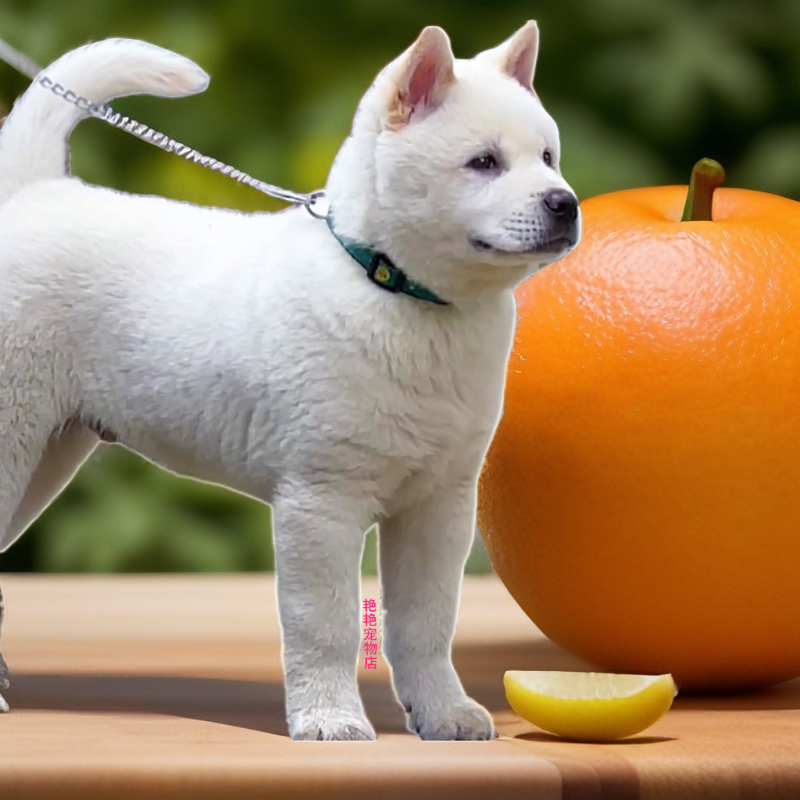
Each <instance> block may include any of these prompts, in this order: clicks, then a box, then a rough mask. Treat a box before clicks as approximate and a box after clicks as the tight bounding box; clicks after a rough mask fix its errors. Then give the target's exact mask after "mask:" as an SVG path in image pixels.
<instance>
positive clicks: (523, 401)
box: [478, 186, 800, 689]
mask: <svg viewBox="0 0 800 800" xmlns="http://www.w3.org/2000/svg"><path fill="white" fill-rule="evenodd" d="M712 191H713V189H712ZM686 196H687V187H685V186H666V187H655V188H645V189H634V190H629V191H622V192H615V193H613V194H608V195H603V196H599V197H595V198H592V199H589V200H587V201H585V202H584V203H583V204H582V213H583V237H582V241H581V243H580V245H579V246H578V247H577V248H576V249H575V250H574V251H573V252H572V253H571V254H569V255H568V256H567V257H566V258H564V259H563V260H561V261H560V262H558V263H557V264H554V265H552V266H550V267H548V268H547V269H545V270H544V271H543V272H541V273H540V274H538V275H536V276H534V277H533V278H531V279H530V280H528V281H526V282H525V283H524V284H522V285H520V286H519V287H518V289H517V292H516V296H517V303H518V313H519V316H520V319H519V323H518V328H517V333H516V340H515V345H514V350H513V353H512V355H511V358H510V360H509V364H508V374H507V383H506V393H505V401H504V414H503V417H502V420H501V422H500V425H499V428H498V430H497V433H496V435H495V437H494V440H493V442H492V445H491V447H490V449H489V452H488V454H487V459H486V462H485V464H484V469H483V472H482V474H481V480H480V501H479V510H478V519H479V525H480V529H481V533H482V535H483V538H484V541H485V543H486V547H487V549H488V552H489V555H490V558H491V560H492V563H493V565H494V567H495V570H496V572H497V573H498V574H499V576H500V578H501V579H502V580H503V581H504V583H505V585H506V586H507V588H508V590H509V591H510V592H511V594H512V595H513V596H514V598H515V599H516V601H517V602H518V603H519V604H520V606H521V607H522V608H523V609H524V610H525V611H526V613H527V614H528V615H529V616H530V618H531V619H532V620H533V621H534V622H535V623H536V625H538V626H539V628H540V629H541V630H542V631H543V633H544V634H545V635H547V636H548V637H550V638H551V639H553V640H554V641H555V642H557V643H558V644H560V645H562V646H564V647H565V648H567V649H569V650H571V651H572V652H574V653H575V654H577V655H579V656H582V657H583V658H585V659H588V660H589V661H590V662H592V663H593V664H595V665H597V666H599V667H601V668H603V669H606V670H609V671H615V672H630V673H650V674H661V673H672V674H673V675H674V677H675V680H676V682H677V684H678V686H680V687H681V689H684V688H689V689H731V688H742V687H748V686H754V685H759V684H767V683H772V682H777V681H780V680H783V679H786V678H791V677H793V676H795V675H800V203H796V202H794V201H792V200H788V199H786V198H783V197H778V196H775V195H770V194H764V193H760V192H754V191H747V190H744V189H732V188H721V189H717V190H716V192H714V193H713V221H686V222H684V221H680V217H681V210H682V207H683V205H684V201H685V200H686ZM520 666H521V667H524V665H520Z"/></svg>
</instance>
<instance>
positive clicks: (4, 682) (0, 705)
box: [0, 589, 10, 714]
mask: <svg viewBox="0 0 800 800" xmlns="http://www.w3.org/2000/svg"><path fill="white" fill-rule="evenodd" d="M2 631H3V592H2V589H0V633H2ZM9 684H10V681H9V680H8V667H7V666H6V662H5V660H4V659H3V654H2V653H0V714H2V713H3V712H4V711H8V703H6V701H5V699H4V698H3V695H2V692H4V691H5V690H6V689H8V687H9Z"/></svg>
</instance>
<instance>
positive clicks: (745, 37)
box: [0, 0, 800, 572]
mask: <svg viewBox="0 0 800 800" xmlns="http://www.w3.org/2000/svg"><path fill="white" fill-rule="evenodd" d="M530 18H534V19H537V20H538V21H539V26H540V29H541V33H542V43H541V50H540V58H539V64H538V68H537V76H536V81H535V84H536V89H537V92H538V94H539V95H540V97H541V98H542V100H543V102H544V103H545V105H546V107H547V108H548V110H549V111H550V112H551V113H552V114H553V116H554V117H555V119H556V121H557V122H558V123H559V126H560V129H561V134H562V148H563V160H562V167H563V171H564V174H565V175H566V177H567V178H568V180H569V181H570V182H571V183H572V185H573V186H574V188H575V189H576V191H577V192H578V194H579V196H581V197H584V198H585V197H588V196H590V195H593V194H598V193H602V192H608V191H613V190H616V189H622V188H627V187H633V186H641V185H647V184H659V183H686V181H687V179H688V173H689V170H690V168H691V165H692V164H693V163H694V161H695V160H696V159H697V158H699V157H700V156H711V157H713V158H717V159H718V160H720V161H721V162H722V163H723V164H724V165H725V166H726V168H727V172H728V176H729V177H728V183H729V184H730V185H739V186H746V187H749V188H753V189H760V190H764V191H771V192H777V193H780V194H785V195H788V196H790V197H795V198H800V46H798V45H799V44H800V2H798V1H797V0H759V1H758V2H756V0H558V2H554V1H553V0H549V2H545V1H544V0H539V1H538V2H534V1H532V0H531V1H528V2H524V1H523V0H459V1H458V2H457V1H456V0H425V2H420V1H419V0H380V2H379V1H378V0H303V1H302V2H300V1H299V0H227V2H219V1H217V0H136V2H131V0H70V2H56V1H55V0H0V36H2V37H4V38H6V39H7V40H8V41H10V42H11V43H12V44H14V45H15V46H17V47H18V48H20V49H22V50H23V51H24V52H26V53H28V54H29V55H30V56H31V57H33V58H35V59H37V60H38V61H40V62H41V63H47V62H48V61H50V60H53V59H54V58H56V57H58V56H59V55H60V54H62V53H63V52H64V51H66V50H69V49H71V48H73V47H76V46H78V45H80V44H82V43H84V42H86V41H88V40H92V39H99V38H103V37H106V36H128V37H135V38H142V39H146V40H149V41H151V42H154V43H156V44H160V45H162V46H164V47H167V48H170V49H173V50H177V51H178V52H181V53H183V54H185V55H187V56H189V57H190V58H192V59H194V60H195V61H197V62H198V63H200V64H201V65H202V66H203V67H204V68H205V69H206V70H207V71H208V72H209V73H210V74H211V76H212V82H211V86H210V88H209V89H208V90H207V91H206V92H205V93H204V94H202V95H199V96H197V97H192V98H187V99H182V100H177V101H176V100H163V99H153V98H138V97H137V98H125V99H123V100H120V101H117V102H115V104H114V106H115V108H117V109H118V110H120V111H123V112H124V113H127V114H129V115H131V116H133V117H135V118H137V119H141V120H145V121H147V122H148V123H149V124H150V125H152V126H154V127H156V128H159V129H161V130H165V131H167V132H168V133H169V134H170V135H171V136H173V137H175V138H177V139H179V140H181V141H185V142H187V143H190V144H192V145H193V146H194V147H196V148H198V149H199V150H201V151H202V152H205V153H208V154H211V155H214V156H216V157H218V158H220V159H222V160H223V161H227V162H228V163H232V164H234V165H236V166H238V167H240V168H242V169H244V170H246V171H248V172H250V173H251V174H253V175H256V176H258V177H262V178H264V179H265V180H268V181H270V182H274V183H278V184H280V185H283V186H287V187H290V188H293V189H297V190H302V191H307V190H311V189H315V188H319V187H321V186H323V185H324V182H325V177H326V174H327V171H328V168H329V166H330V164H331V162H332V160H333V157H334V155H335V153H336V151H337V149H338V147H339V144H340V142H341V141H342V140H343V139H344V137H345V136H346V135H347V132H348V128H349V124H350V121H351V118H352V115H353V111H354V110H355V107H356V104H357V102H358V99H359V97H360V96H361V94H362V93H363V92H364V90H365V89H366V88H367V86H368V85H369V84H370V82H371V80H372V78H373V77H374V75H375V74H376V73H377V72H378V70H379V69H380V68H381V67H382V66H383V65H384V64H385V63H387V62H388V61H389V60H391V59H393V58H394V57H395V56H396V55H397V54H398V53H400V52H401V51H402V50H403V49H405V48H406V47H407V46H408V45H409V44H410V43H411V42H412V41H413V40H414V38H415V37H416V35H417V34H418V33H419V31H420V29H421V28H422V27H424V26H425V25H429V24H437V25H441V26H442V27H444V28H445V29H446V30H447V31H448V33H449V34H450V36H451V39H452V41H453V46H454V49H455V52H456V55H457V56H460V57H469V56H471V55H473V54H475V53H476V52H478V51H480V50H483V49H486V48H489V47H493V46H495V45H496V44H498V43H499V42H501V41H502V40H504V39H505V38H507V37H508V36H509V35H510V34H511V33H512V32H513V31H515V30H516V29H517V28H518V27H520V26H521V25H522V24H523V23H524V22H525V21H526V20H527V19H530ZM26 85H27V82H26V81H25V79H23V78H21V77H19V76H17V75H15V74H14V73H13V72H12V71H11V70H10V69H7V68H5V67H3V66H2V65H0V114H2V113H5V112H6V111H7V109H8V107H9V106H10V104H11V103H12V102H13V100H14V98H15V97H16V96H17V95H19V94H20V93H21V92H22V91H23V90H24V88H25V86H26ZM73 169H74V172H75V173H76V174H77V175H79V176H81V177H82V178H83V179H85V180H87V181H89V182H93V183H98V184H103V185H106V186H112V187H115V188H118V189H121V190H125V191H130V192H141V193H146V194H158V195H162V196H165V197H171V198H175V199H179V200H190V201H193V202H196V203H202V204H209V205H218V206H226V207H231V208H238V209H243V210H257V209H258V210H264V209H276V208H278V207H279V204H278V203H277V202H272V201H270V200H269V199H267V198H265V197H263V196H261V195H260V194H258V193H256V192H254V191H253V190H251V189H247V188H245V187H242V186H239V185H237V184H235V183H233V182H232V181H229V180H227V179H225V178H222V177H220V176H219V175H216V174H214V173H211V172H208V171H205V170H202V169H200V168H199V167H197V166H194V165H192V164H189V163H188V162H186V161H182V160H180V159H178V158H176V157H174V156H169V155H167V154H164V153H161V152H160V151H158V150H156V149H154V148H151V147H148V146H147V145H145V144H143V143H141V142H139V141H137V140H135V139H133V138H132V137H128V136H125V135H124V134H122V133H120V132H118V131H115V130H113V129H111V128H109V127H107V126H105V125H103V124H102V123H100V122H97V121H95V120H90V121H88V122H85V123H83V124H82V125H81V126H80V128H79V129H78V131H77V132H76V134H75V136H74V137H73ZM269 523H270V517H269V509H268V508H266V507H265V506H263V505H261V504H259V503H256V502H255V501H253V500H250V499H248V498H244V497H242V496H241V495H237V494H235V493H232V492H229V491H226V490H225V489H222V488H220V487H216V486H208V485H204V484H200V483H196V482H192V481H187V480H182V479H180V478H177V477H175V476H173V475H170V474H168V473H165V472H162V471H160V470H157V469H156V468H155V467H153V466H151V465H150V464H148V463H147V462H145V461H143V460H141V459H139V458H138V457H136V456H135V455H133V454H131V453H129V452H128V451H126V450H124V449H123V448H119V447H113V448H104V449H103V450H102V451H101V452H100V453H99V454H98V455H96V456H94V458H93V459H92V460H91V461H90V463H89V464H88V465H87V466H86V467H84V469H83V470H82V472H81V473H80V475H79V476H78V478H77V479H76V480H75V481H74V482H73V484H72V485H71V486H70V487H69V488H68V489H67V490H66V491H65V492H64V494H63V495H62V496H61V497H60V498H59V500H58V501H57V502H56V503H55V504H53V506H51V508H50V509H49V510H48V511H47V512H46V513H45V514H44V515H43V517H42V518H41V519H40V520H39V521H38V522H37V523H36V524H35V526H34V527H33V528H32V529H31V531H29V533H28V534H27V535H26V536H25V537H24V538H23V539H22V540H20V542H19V543H17V544H16V545H15V546H14V547H13V548H12V549H11V550H10V551H9V552H8V553H6V554H4V555H3V556H0V570H39V571H50V572H59V571H75V572H82V571H170V570H179V571H183V570H209V571H219V570H261V569H269V568H271V567H272V545H271V541H270V536H269ZM374 568H375V542H374V534H371V535H370V537H369V541H368V549H367V553H366V558H365V569H366V570H367V571H374ZM469 568H470V569H472V570H477V571H481V570H486V569H488V568H489V567H488V564H487V562H486V559H485V556H484V555H483V554H482V552H481V550H480V548H479V547H476V549H475V552H474V553H473V556H472V558H471V561H470V565H469Z"/></svg>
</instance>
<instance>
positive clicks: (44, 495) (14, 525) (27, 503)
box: [0, 426, 100, 552]
mask: <svg viewBox="0 0 800 800" xmlns="http://www.w3.org/2000/svg"><path fill="white" fill-rule="evenodd" d="M99 442H100V439H99V437H98V436H97V434H96V433H95V432H94V431H92V430H90V429H89V428H85V427H81V426H74V427H68V428H66V429H65V430H64V431H63V432H61V433H59V434H57V435H53V436H51V438H50V439H49V440H48V442H47V447H46V449H45V451H44V453H43V454H42V457H41V458H40V459H39V463H38V464H37V465H36V468H35V469H34V472H33V475H32V476H31V479H30V482H29V483H28V487H27V489H26V490H25V494H24V495H23V497H22V500H21V501H20V503H19V505H18V506H17V508H16V510H15V511H14V513H13V515H12V517H11V521H10V522H9V524H8V527H7V528H6V530H5V533H4V534H3V535H2V536H0V552H2V551H3V550H6V549H8V548H9V547H10V546H11V545H12V544H13V543H14V542H15V541H16V540H17V539H19V537H20V536H22V534H23V533H25V531H26V529H27V528H28V527H29V526H30V525H31V524H32V523H34V522H35V521H36V519H37V518H38V517H39V515H40V514H41V513H42V512H43V511H44V510H45V509H46V508H47V507H48V506H49V505H50V503H52V502H53V500H55V499H56V497H58V495H59V494H61V492H62V490H63V489H65V488H66V486H67V484H68V483H69V482H70V481H71V480H72V478H73V477H74V476H75V473H76V472H77V471H78V470H79V469H80V467H81V466H82V465H83V463H84V462H85V461H86V459H87V458H89V456H90V455H91V454H92V453H93V452H94V449H95V447H97V444H98V443H99Z"/></svg>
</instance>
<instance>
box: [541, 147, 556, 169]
mask: <svg viewBox="0 0 800 800" xmlns="http://www.w3.org/2000/svg"><path fill="white" fill-rule="evenodd" d="M542 161H544V163H545V164H546V165H547V166H548V167H552V166H553V151H552V150H545V151H544V153H542Z"/></svg>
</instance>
